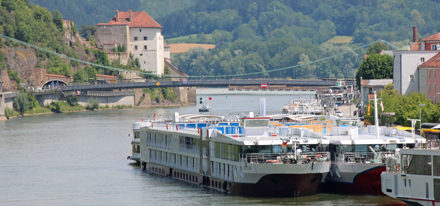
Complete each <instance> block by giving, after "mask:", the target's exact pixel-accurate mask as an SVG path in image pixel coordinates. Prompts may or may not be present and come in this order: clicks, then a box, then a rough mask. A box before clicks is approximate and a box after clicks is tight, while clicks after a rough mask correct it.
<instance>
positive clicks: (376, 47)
mask: <svg viewBox="0 0 440 206" xmlns="http://www.w3.org/2000/svg"><path fill="white" fill-rule="evenodd" d="M387 49H388V46H387V45H385V44H384V43H382V42H376V43H374V44H372V45H371V46H370V47H369V48H368V49H367V54H368V55H371V54H380V52H382V51H383V50H387Z"/></svg>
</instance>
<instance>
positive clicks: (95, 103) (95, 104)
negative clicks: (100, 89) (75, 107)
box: [86, 98, 99, 111]
mask: <svg viewBox="0 0 440 206" xmlns="http://www.w3.org/2000/svg"><path fill="white" fill-rule="evenodd" d="M98 108H99V100H98V99H95V98H91V99H90V100H89V102H88V103H87V107H86V109H87V110H92V111H93V110H95V109H98Z"/></svg>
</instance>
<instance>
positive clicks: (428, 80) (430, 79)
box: [418, 53, 440, 103]
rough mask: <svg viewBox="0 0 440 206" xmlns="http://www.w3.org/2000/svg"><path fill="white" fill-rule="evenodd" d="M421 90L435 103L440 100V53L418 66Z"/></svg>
mask: <svg viewBox="0 0 440 206" xmlns="http://www.w3.org/2000/svg"><path fill="white" fill-rule="evenodd" d="M418 70H419V78H420V81H419V90H420V92H421V93H424V94H426V96H427V97H428V98H429V99H430V100H431V101H432V102H434V103H437V102H439V100H440V53H437V54H436V55H434V56H433V57H431V58H430V59H429V60H427V61H425V62H424V63H423V64H421V65H420V66H419V67H418Z"/></svg>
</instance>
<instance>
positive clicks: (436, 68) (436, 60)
mask: <svg viewBox="0 0 440 206" xmlns="http://www.w3.org/2000/svg"><path fill="white" fill-rule="evenodd" d="M393 59H394V60H393V82H394V89H396V90H397V91H399V93H400V94H408V93H411V92H420V93H422V94H425V95H426V96H427V97H428V98H429V99H431V101H433V102H434V103H436V102H438V100H439V98H440V95H439V92H440V32H439V33H436V34H434V35H431V36H428V37H425V38H422V39H420V40H418V39H417V27H413V43H412V44H411V45H410V48H409V51H394V52H393Z"/></svg>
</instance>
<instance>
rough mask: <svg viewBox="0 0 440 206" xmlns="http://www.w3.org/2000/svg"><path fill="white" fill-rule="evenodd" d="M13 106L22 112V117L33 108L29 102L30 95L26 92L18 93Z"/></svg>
mask: <svg viewBox="0 0 440 206" xmlns="http://www.w3.org/2000/svg"><path fill="white" fill-rule="evenodd" d="M13 105H14V109H15V110H16V111H18V112H20V114H21V115H23V114H24V113H25V112H26V111H27V110H29V108H30V107H31V103H30V102H29V99H28V95H27V94H26V93H24V92H18V93H17V96H16V97H15V99H14V103H13Z"/></svg>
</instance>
